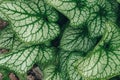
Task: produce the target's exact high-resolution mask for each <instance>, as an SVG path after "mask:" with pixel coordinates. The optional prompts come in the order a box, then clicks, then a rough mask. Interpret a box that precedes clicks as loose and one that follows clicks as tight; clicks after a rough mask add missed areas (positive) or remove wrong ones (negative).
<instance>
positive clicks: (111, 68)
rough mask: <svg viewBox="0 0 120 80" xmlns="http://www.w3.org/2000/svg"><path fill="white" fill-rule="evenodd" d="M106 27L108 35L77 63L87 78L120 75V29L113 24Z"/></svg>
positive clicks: (107, 24)
mask: <svg viewBox="0 0 120 80" xmlns="http://www.w3.org/2000/svg"><path fill="white" fill-rule="evenodd" d="M106 26H107V30H106V33H105V35H104V36H103V38H102V40H101V41H100V42H99V43H98V44H97V45H96V47H95V48H94V50H93V51H92V52H90V54H89V55H87V56H86V57H85V58H84V59H79V61H78V62H76V65H75V66H76V67H78V70H79V72H80V73H81V74H82V75H83V76H84V77H85V78H89V79H103V78H104V79H106V78H109V77H111V76H114V75H116V74H118V73H120V70H119V69H120V66H119V65H120V29H118V27H117V26H116V25H115V24H112V23H111V22H110V23H106Z"/></svg>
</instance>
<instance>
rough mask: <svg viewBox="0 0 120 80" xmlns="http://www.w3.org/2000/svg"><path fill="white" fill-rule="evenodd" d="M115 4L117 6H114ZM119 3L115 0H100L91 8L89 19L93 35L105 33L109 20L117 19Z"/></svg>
mask: <svg viewBox="0 0 120 80" xmlns="http://www.w3.org/2000/svg"><path fill="white" fill-rule="evenodd" d="M113 5H115V6H113ZM117 8H118V4H117V3H116V1H114V0H103V1H98V2H97V3H96V5H94V6H93V7H92V8H90V11H91V12H90V17H89V19H88V25H89V31H90V35H91V36H92V37H96V36H100V35H103V34H104V31H105V28H106V25H105V23H106V22H107V21H108V20H111V21H113V22H115V21H116V18H117V16H116V10H117Z"/></svg>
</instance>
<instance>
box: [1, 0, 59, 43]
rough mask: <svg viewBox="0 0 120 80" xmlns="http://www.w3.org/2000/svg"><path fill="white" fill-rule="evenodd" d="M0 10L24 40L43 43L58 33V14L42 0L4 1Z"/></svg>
mask: <svg viewBox="0 0 120 80" xmlns="http://www.w3.org/2000/svg"><path fill="white" fill-rule="evenodd" d="M0 12H1V13H2V14H4V16H5V17H6V18H7V19H8V20H9V21H10V22H11V26H12V28H13V30H14V31H15V32H16V34H17V36H18V37H19V38H20V39H21V40H22V41H24V42H28V43H33V44H36V43H43V42H45V41H48V40H51V39H53V38H55V37H56V36H57V35H58V34H59V27H58V25H57V24H56V23H55V22H56V21H57V20H58V15H57V13H56V12H55V10H54V9H52V7H50V6H48V5H47V4H45V3H44V0H35V1H33V0H32V1H9V2H4V3H2V4H1V5H0Z"/></svg>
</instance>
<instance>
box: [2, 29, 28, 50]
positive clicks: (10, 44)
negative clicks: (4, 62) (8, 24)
mask: <svg viewBox="0 0 120 80" xmlns="http://www.w3.org/2000/svg"><path fill="white" fill-rule="evenodd" d="M22 46H26V45H25V44H24V43H22V42H21V41H19V39H18V38H16V36H15V33H14V32H13V31H12V30H11V29H10V28H6V29H4V30H2V31H1V32H0V48H6V49H10V50H13V49H17V48H21V47H22Z"/></svg>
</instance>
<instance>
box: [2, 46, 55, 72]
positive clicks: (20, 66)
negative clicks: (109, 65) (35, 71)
mask: <svg viewBox="0 0 120 80" xmlns="http://www.w3.org/2000/svg"><path fill="white" fill-rule="evenodd" d="M43 50H44V51H43ZM52 54H53V51H52V49H51V48H47V47H45V46H40V45H39V46H37V45H36V46H30V47H23V48H20V49H18V50H14V51H12V52H11V53H9V54H7V55H1V56H0V64H1V65H0V66H5V67H7V68H9V69H10V70H14V71H15V72H17V73H21V74H24V73H25V72H27V71H28V70H29V69H30V68H31V67H32V66H33V64H35V62H38V61H41V63H45V62H47V61H49V60H50V59H51V58H53V56H52ZM48 55H49V56H48Z"/></svg>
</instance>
